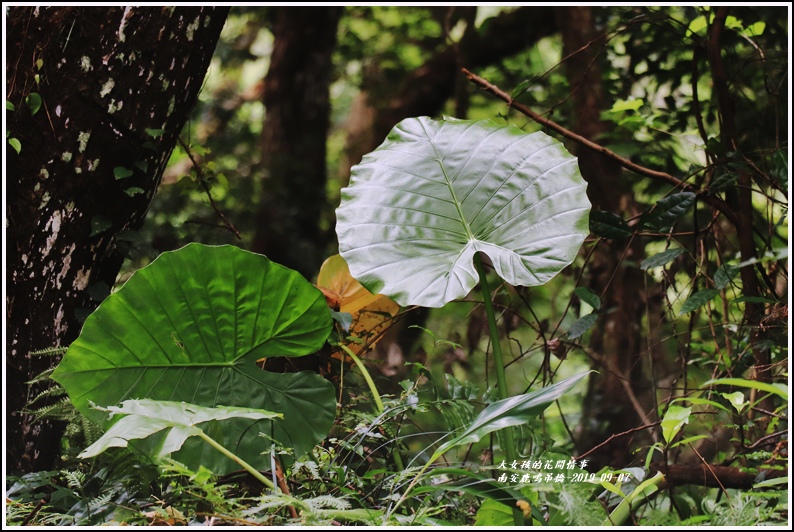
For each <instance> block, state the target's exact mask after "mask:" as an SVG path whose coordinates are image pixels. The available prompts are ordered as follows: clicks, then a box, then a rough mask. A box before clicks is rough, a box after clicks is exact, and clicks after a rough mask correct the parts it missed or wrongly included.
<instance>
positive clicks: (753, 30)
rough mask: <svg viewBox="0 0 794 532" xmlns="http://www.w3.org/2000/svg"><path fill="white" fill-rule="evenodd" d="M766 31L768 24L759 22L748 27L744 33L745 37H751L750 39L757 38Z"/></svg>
mask: <svg viewBox="0 0 794 532" xmlns="http://www.w3.org/2000/svg"><path fill="white" fill-rule="evenodd" d="M765 29H766V22H764V21H762V20H759V21H758V22H756V23H754V24H750V25H749V26H747V27H746V28H745V29H744V32H742V33H744V34H745V35H749V36H750V37H757V36H758V35H761V34H762V33H764V30H765Z"/></svg>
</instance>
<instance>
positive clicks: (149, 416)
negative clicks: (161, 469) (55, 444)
mask: <svg viewBox="0 0 794 532" xmlns="http://www.w3.org/2000/svg"><path fill="white" fill-rule="evenodd" d="M97 410H100V411H104V412H110V413H111V416H117V415H121V416H124V417H122V418H121V419H119V420H118V421H117V422H116V423H115V424H114V425H113V426H112V427H110V429H109V430H108V431H107V432H106V433H105V434H103V435H102V436H101V437H100V438H99V439H98V440H97V441H96V442H94V443H93V444H92V445H91V446H89V447H88V448H87V449H86V450H85V451H83V452H82V453H80V456H79V458H89V457H91V456H96V455H98V454H99V453H101V452H103V451H105V450H107V449H108V448H110V447H126V446H127V444H128V443H129V441H130V440H137V439H141V438H146V437H148V436H151V435H152V434H154V433H156V432H159V431H161V430H165V429H168V434H167V435H166V437H165V441H164V445H163V447H162V448H161V449H160V452H159V453H158V456H159V457H163V456H166V455H169V454H171V453H172V452H175V451H178V450H179V449H180V448H182V445H183V444H184V443H185V440H187V439H188V438H189V437H191V436H198V435H199V434H200V433H201V432H202V431H201V428H200V427H198V425H199V424H201V423H207V422H210V421H221V420H228V419H231V418H245V419H252V420H260V419H274V418H277V417H283V416H282V415H281V414H277V413H275V412H268V411H266V410H259V409H253V408H241V407H225V406H220V407H216V408H207V407H203V406H198V405H191V404H188V403H178V402H176V401H152V400H151V399H140V400H133V399H128V400H126V401H124V402H122V403H121V407H117V406H110V407H108V408H102V407H97Z"/></svg>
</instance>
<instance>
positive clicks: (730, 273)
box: [714, 264, 739, 290]
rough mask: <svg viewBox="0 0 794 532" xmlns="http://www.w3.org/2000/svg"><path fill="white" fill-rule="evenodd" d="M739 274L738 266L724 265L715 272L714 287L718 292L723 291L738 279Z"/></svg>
mask: <svg viewBox="0 0 794 532" xmlns="http://www.w3.org/2000/svg"><path fill="white" fill-rule="evenodd" d="M737 273H739V267H738V266H732V265H730V264H723V265H722V266H720V267H719V268H718V269H717V271H716V272H714V286H715V288H717V290H722V289H723V288H725V287H726V286H728V284H729V283H730V282H731V281H732V280H733V278H734V277H736V274H737Z"/></svg>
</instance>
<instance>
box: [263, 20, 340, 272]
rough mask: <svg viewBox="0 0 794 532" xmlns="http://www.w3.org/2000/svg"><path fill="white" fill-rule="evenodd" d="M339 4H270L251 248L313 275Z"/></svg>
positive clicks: (322, 240)
mask: <svg viewBox="0 0 794 532" xmlns="http://www.w3.org/2000/svg"><path fill="white" fill-rule="evenodd" d="M342 10H343V8H341V7H300V8H295V7H291V8H279V9H274V10H272V11H271V17H272V21H273V38H274V44H273V54H272V55H271V57H270V67H269V69H268V72H267V76H266V77H265V95H264V103H265V109H266V111H265V112H266V116H265V123H264V127H263V142H264V148H263V149H264V155H263V163H264V165H265V170H266V172H265V186H264V192H263V195H262V197H261V198H260V199H259V202H260V206H259V214H258V218H257V220H258V228H257V233H256V235H255V237H254V243H253V251H256V252H258V253H263V254H265V255H267V256H268V257H269V258H270V259H271V260H273V261H276V262H278V263H280V264H283V265H285V266H288V267H290V268H294V269H296V270H298V271H299V272H301V273H302V274H303V275H305V276H306V277H311V276H313V275H314V274H315V273H316V272H317V270H318V269H319V267H320V264H321V263H322V259H323V258H324V256H325V254H326V253H325V252H326V250H325V247H326V244H327V238H326V232H325V231H323V230H322V229H321V228H320V220H321V214H322V209H323V208H325V186H326V177H327V176H326V164H327V163H326V140H327V135H328V127H329V120H330V117H329V115H330V108H331V106H330V101H329V96H328V88H329V85H330V82H331V72H332V66H333V65H332V61H331V55H332V53H333V50H334V46H335V44H336V29H337V25H338V22H339V18H340V16H341V14H342Z"/></svg>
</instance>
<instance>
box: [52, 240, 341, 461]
mask: <svg viewBox="0 0 794 532" xmlns="http://www.w3.org/2000/svg"><path fill="white" fill-rule="evenodd" d="M331 325H332V320H331V315H330V314H329V312H328V309H327V307H326V304H325V298H324V297H323V295H322V293H321V292H320V291H319V290H317V289H316V288H314V287H313V286H311V284H309V282H308V281H306V280H305V279H304V278H303V277H302V276H301V275H300V274H298V273H297V272H295V271H292V270H289V269H287V268H285V267H283V266H280V265H278V264H275V263H273V262H271V261H270V260H268V259H267V258H266V257H264V256H261V255H256V254H254V253H249V252H246V251H243V250H241V249H238V248H235V247H233V246H217V247H216V246H204V245H200V244H189V245H187V246H185V247H184V248H182V249H179V250H177V251H173V252H167V253H163V254H162V255H161V256H160V257H158V258H157V259H156V260H155V261H154V262H152V264H151V265H149V266H147V267H146V268H143V269H141V270H139V271H138V272H136V273H135V274H134V275H133V276H132V277H131V278H130V280H129V281H127V283H126V284H125V285H124V286H123V287H122V288H121V289H120V290H119V291H117V292H116V293H114V294H112V295H111V296H110V297H108V298H107V299H106V300H105V301H104V302H103V303H102V304H101V305H100V306H99V308H98V309H97V310H96V311H95V312H94V313H93V314H92V315H91V316H89V317H88V319H87V320H86V322H85V325H84V327H83V330H82V332H81V334H80V337H79V338H78V339H77V340H75V341H74V342H73V343H72V345H71V347H70V348H69V351H68V352H67V354H66V356H65V357H64V359H63V361H62V362H61V363H60V365H59V366H58V368H57V369H56V370H55V372H54V373H53V378H54V379H55V380H56V381H57V382H59V383H60V384H61V385H63V387H64V388H65V389H66V391H67V392H68V393H69V397H70V398H71V400H72V403H73V404H74V405H75V406H76V407H77V408H78V409H79V410H80V411H81V412H82V413H83V414H85V415H86V416H88V417H89V418H90V419H92V420H94V421H95V422H97V423H99V424H101V425H102V426H103V427H105V428H107V427H108V425H109V422H108V420H107V418H106V417H105V416H102V415H101V414H99V413H98V412H97V411H96V410H93V409H92V408H91V407H90V404H89V401H91V402H93V403H94V404H97V405H117V404H119V403H121V402H122V401H124V400H125V399H143V398H147V399H156V400H167V401H186V402H190V403H192V404H197V405H200V406H207V407H214V406H217V405H226V406H232V407H234V406H240V407H247V408H257V409H263V410H269V411H274V412H280V413H283V414H284V419H283V421H276V422H274V423H273V426H274V430H271V428H272V426H271V422H270V421H267V422H264V421H262V422H259V423H258V424H256V425H254V426H253V427H250V426H249V425H250V423H249V424H245V423H243V422H241V421H240V420H233V421H230V428H226V429H224V430H223V431H219V433H217V434H216V433H211V431H210V432H207V434H208V435H209V436H211V437H212V438H214V439H216V440H218V442H219V443H221V444H222V445H224V446H225V447H226V448H228V449H229V450H230V451H232V452H234V453H235V454H237V455H238V456H240V457H241V458H243V459H244V460H245V461H247V462H248V463H250V464H252V465H253V466H255V467H259V468H262V469H264V468H266V467H269V459H267V458H266V457H264V456H262V455H261V454H260V453H262V451H263V449H267V448H269V445H270V444H269V442H268V441H267V440H265V439H263V438H261V437H260V436H259V432H263V433H265V434H267V435H269V436H271V437H273V438H274V439H275V440H276V441H278V442H280V443H281V444H282V445H284V446H285V447H290V448H294V449H295V454H296V456H300V455H302V454H303V453H305V452H307V451H309V450H310V449H311V448H312V447H313V446H314V445H315V444H317V443H318V442H319V441H321V440H322V439H323V438H325V437H326V436H327V434H328V431H329V430H330V428H331V425H332V423H333V420H334V417H335V413H336V400H335V398H334V391H333V386H332V385H331V384H330V383H329V382H328V381H326V380H325V379H323V378H321V377H320V376H319V375H317V374H315V373H310V372H301V373H292V374H275V373H270V372H267V371H264V370H262V369H260V368H259V367H258V366H257V365H256V361H257V360H259V359H261V358H265V357H271V356H301V355H305V354H309V353H312V352H315V351H317V350H318V349H319V348H320V347H321V346H322V345H323V343H324V342H325V340H326V338H327V337H328V335H329V334H330V331H331ZM153 438H156V436H154V437H153ZM200 443H201V442H197V443H194V442H193V441H188V442H186V443H185V445H184V447H183V449H182V450H181V451H179V452H178V453H176V456H175V457H174V458H175V459H176V460H178V461H180V462H182V463H185V464H186V465H188V467H193V468H194V469H195V468H197V467H198V465H199V464H202V465H204V466H205V467H207V468H209V469H211V470H213V471H215V472H216V473H218V474H222V473H225V472H228V471H230V470H232V469H234V468H236V464H234V463H233V462H231V461H230V460H228V459H226V458H225V457H223V456H219V455H218V453H217V452H214V451H213V450H212V449H206V445H204V446H202V445H199V444H200Z"/></svg>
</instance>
